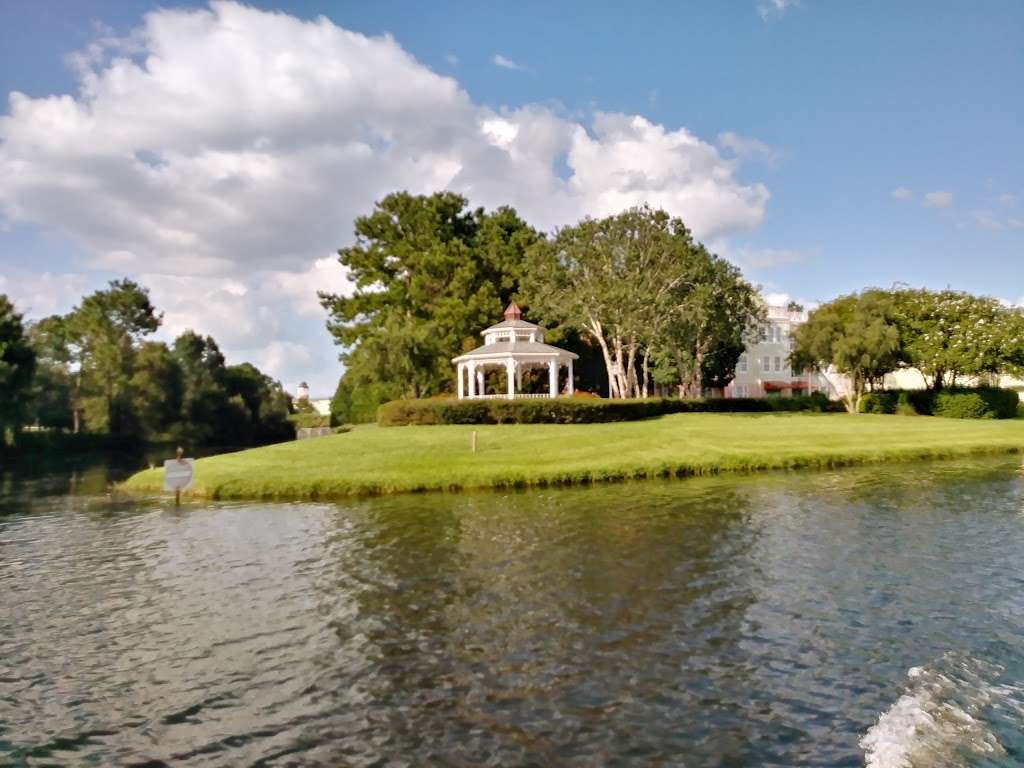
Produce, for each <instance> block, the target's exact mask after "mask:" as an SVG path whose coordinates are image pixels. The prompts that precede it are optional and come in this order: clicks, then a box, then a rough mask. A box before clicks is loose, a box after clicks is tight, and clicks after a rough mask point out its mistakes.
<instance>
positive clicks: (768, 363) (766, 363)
mask: <svg viewBox="0 0 1024 768" xmlns="http://www.w3.org/2000/svg"><path fill="white" fill-rule="evenodd" d="M771 369H772V359H771V358H770V357H768V355H765V356H764V359H762V360H761V370H762V371H770V370H771Z"/></svg>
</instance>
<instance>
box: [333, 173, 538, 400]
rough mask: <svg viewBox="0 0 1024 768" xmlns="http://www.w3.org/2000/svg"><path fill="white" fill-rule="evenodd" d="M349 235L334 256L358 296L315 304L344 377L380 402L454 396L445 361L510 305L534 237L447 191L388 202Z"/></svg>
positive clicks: (515, 222) (501, 212) (509, 218)
mask: <svg viewBox="0 0 1024 768" xmlns="http://www.w3.org/2000/svg"><path fill="white" fill-rule="evenodd" d="M355 234H356V241H355V243H354V244H353V245H352V246H350V247H348V248H342V249H341V250H340V251H338V258H339V261H340V262H341V264H342V265H343V266H344V267H345V268H346V269H347V271H348V277H349V279H350V280H351V281H352V282H353V283H354V285H355V291H354V292H353V294H352V295H351V296H343V295H334V294H323V293H322V294H321V295H320V298H321V302H322V304H323V306H324V307H325V309H327V311H328V313H329V317H330V319H329V321H328V328H329V330H330V331H331V333H332V334H333V335H334V337H335V339H336V340H337V342H338V344H340V345H341V346H342V348H343V350H344V351H343V352H342V355H341V358H342V360H343V361H344V362H345V365H346V369H347V370H346V377H347V378H348V379H349V381H350V382H357V383H358V384H359V385H360V386H361V387H363V388H369V389H374V390H376V391H379V392H381V393H382V394H384V395H385V396H386V397H395V396H406V397H421V396H429V395H434V394H437V393H440V392H444V391H447V390H449V389H450V388H451V385H452V380H453V377H452V366H451V358H452V356H453V355H455V354H457V353H458V352H460V351H462V350H464V349H466V348H467V347H472V346H474V345H475V341H476V339H477V338H478V337H477V334H478V333H479V332H480V330H481V329H482V328H484V327H486V326H487V325H490V324H491V323H493V322H494V320H495V318H496V317H498V316H499V315H500V314H501V311H502V309H503V308H504V307H505V305H506V304H507V303H508V302H509V301H511V300H512V298H513V296H514V295H515V293H516V291H517V289H518V286H519V280H520V276H521V273H522V263H523V258H524V255H525V252H526V250H527V249H528V248H529V247H530V246H531V245H532V244H533V243H535V242H536V241H537V240H538V239H539V235H538V234H537V232H536V231H535V230H533V229H532V228H531V227H530V226H528V225H527V224H526V223H525V222H524V221H523V220H522V219H521V218H520V217H519V215H518V214H517V213H516V212H515V211H514V210H513V209H511V208H499V209H498V210H496V211H493V212H486V211H484V210H483V209H482V208H478V209H476V210H469V209H468V202H467V200H466V199H465V198H464V197H462V196H461V195H457V194H454V193H451V192H439V193H436V194H433V195H411V194H409V193H407V192H399V193H395V194H392V195H388V196H387V197H385V198H384V199H383V200H381V201H380V202H378V203H377V204H376V205H375V207H374V210H373V212H372V213H371V214H369V215H368V216H362V217H360V218H358V219H356V222H355Z"/></svg>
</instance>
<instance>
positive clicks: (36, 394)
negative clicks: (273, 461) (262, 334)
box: [0, 279, 294, 445]
mask: <svg viewBox="0 0 1024 768" xmlns="http://www.w3.org/2000/svg"><path fill="white" fill-rule="evenodd" d="M161 320H162V315H161V313H159V312H158V311H157V310H156V308H155V307H154V306H153V305H152V303H151V302H150V298H149V292H148V291H147V290H146V289H145V288H144V287H142V286H140V285H138V284H137V283H135V282H132V281H131V280H127V279H125V280H115V281H112V282H111V283H110V284H109V286H108V287H107V288H105V289H103V290H99V291H96V292H95V293H92V294H90V295H88V296H86V297H85V298H83V299H82V301H81V303H80V304H79V305H78V306H77V307H75V308H74V309H73V310H72V311H71V312H69V313H68V314H66V315H53V316H51V317H47V318H44V319H42V320H39V321H38V322H35V323H31V324H26V323H25V322H24V321H23V319H22V317H21V316H20V315H19V314H18V313H17V312H16V310H15V308H14V306H13V305H12V304H11V302H10V301H9V300H8V299H7V297H5V296H0V403H2V404H3V406H2V410H0V431H2V432H3V434H4V440H5V442H7V443H12V442H14V441H15V439H16V437H17V434H18V432H19V430H20V429H21V428H23V427H25V426H32V427H38V428H42V429H48V430H53V431H61V432H68V433H92V434H103V435H109V436H111V437H113V438H121V439H125V440H140V441H164V440H166V441H174V442H187V443H191V444H217V445H251V444H258V443H266V442H273V441H277V440H287V439H290V438H291V437H293V436H294V431H293V429H292V426H291V424H290V422H289V420H288V419H289V415H290V413H291V411H292V402H291V398H290V396H289V395H288V394H287V393H286V392H285V391H284V390H283V389H282V387H281V385H280V384H279V383H278V382H276V381H274V380H273V379H271V378H270V377H269V376H266V375H265V374H263V373H261V372H260V371H259V369H257V368H256V367H255V366H253V365H251V364H250V363H241V364H240V365H227V364H226V363H225V360H224V355H223V354H222V353H221V351H220V349H219V348H218V346H217V343H216V342H215V341H214V340H213V338H211V337H210V336H200V335H199V334H197V333H194V332H193V331H186V332H184V333H183V334H181V335H180V336H178V338H176V339H175V340H174V342H173V343H172V344H170V345H168V344H165V343H163V342H160V341H153V340H151V339H148V338H147V337H148V336H150V335H151V334H153V333H154V332H155V331H156V330H157V329H158V328H159V327H160V323H161Z"/></svg>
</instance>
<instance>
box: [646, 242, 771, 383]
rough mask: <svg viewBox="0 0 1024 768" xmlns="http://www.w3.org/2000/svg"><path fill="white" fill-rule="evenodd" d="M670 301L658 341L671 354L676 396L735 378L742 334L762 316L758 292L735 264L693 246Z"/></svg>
mask: <svg viewBox="0 0 1024 768" xmlns="http://www.w3.org/2000/svg"><path fill="white" fill-rule="evenodd" d="M671 299H672V303H671V304H670V305H669V306H668V308H667V311H666V317H667V320H668V321H667V322H666V324H665V328H664V330H663V331H662V334H661V337H660V338H659V339H658V341H657V343H659V344H663V345H665V346H666V347H667V348H668V349H669V351H670V353H671V359H672V362H673V363H674V364H675V368H676V371H675V372H676V374H677V376H678V382H677V384H678V387H679V395H680V397H685V396H688V397H699V396H700V395H701V394H702V393H703V390H704V388H706V387H709V388H722V387H725V386H726V385H727V384H728V383H729V382H730V381H732V379H733V378H734V376H735V373H736V363H737V362H738V361H739V358H740V355H741V354H743V350H744V349H745V346H746V345H745V338H746V336H747V335H749V334H750V333H753V332H755V329H757V328H758V327H759V324H760V322H761V321H762V320H763V317H764V307H763V302H762V300H761V298H760V296H759V295H758V293H757V289H756V288H754V286H752V285H751V284H750V283H748V282H747V281H746V280H745V279H744V277H743V274H742V273H741V272H740V270H739V269H738V268H736V267H735V266H734V265H732V264H730V263H729V262H727V261H725V260H724V259H722V258H720V257H718V256H716V255H714V254H712V253H710V252H708V251H707V249H705V248H704V247H703V246H697V247H696V248H695V249H693V252H692V253H691V257H690V260H689V265H688V269H687V277H686V279H685V280H682V281H680V282H679V284H678V285H677V286H676V288H675V290H674V291H673V292H672V294H671Z"/></svg>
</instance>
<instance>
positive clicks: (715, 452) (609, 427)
mask: <svg viewBox="0 0 1024 768" xmlns="http://www.w3.org/2000/svg"><path fill="white" fill-rule="evenodd" d="M474 430H475V431H476V432H477V435H478V439H477V452H476V453H473V452H471V451H470V436H471V434H472V432H473V431H474ZM1022 449H1024V421H1022V420H1019V419H1017V420H1009V421H958V420H953V419H940V418H930V417H915V416H875V415H859V416H850V415H847V414H805V413H771V414H712V413H691V414H675V415H671V416H662V417H660V418H657V419H650V420H648V421H634V422H620V423H614V424H580V425H549V424H536V425H482V426H444V427H442V426H429V427H393V428H378V427H374V426H371V427H363V428H358V429H355V430H353V431H352V432H349V433H346V434H341V435H332V436H330V437H324V438H317V439H313V440H304V441H302V442H293V443H283V444H280V445H272V446H267V447H265V448H256V449H253V450H248V451H243V452H241V453H232V454H225V455H222V456H214V457H211V458H207V459H201V460H199V461H198V462H197V463H196V480H195V488H194V493H195V494H196V495H199V496H205V497H208V498H276V499H315V498H332V497H342V496H350V495H358V494H374V493H398V492H407V491H427V490H456V489H460V488H483V487H509V486H521V485H543V484H556V483H584V482H596V481H601V480H613V479H622V478H642V477H653V476H673V475H677V476H685V475H693V474H706V473H714V472H749V471H757V470H766V469H786V468H795V467H830V466H839V465H846V464H863V463H870V462H883V461H886V462H888V461H901V460H902V461H906V460H912V459H923V458H943V457H956V456H965V455H969V454H980V453H998V452H1011V451H1019V450H1022ZM162 482H163V469H162V468H160V469H154V470H146V471H143V472H140V473H139V474H137V475H135V476H133V477H132V478H130V479H129V480H128V481H127V482H126V483H125V484H124V486H123V487H124V488H125V489H127V490H131V491H141V492H154V491H160V489H161V487H162Z"/></svg>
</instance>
